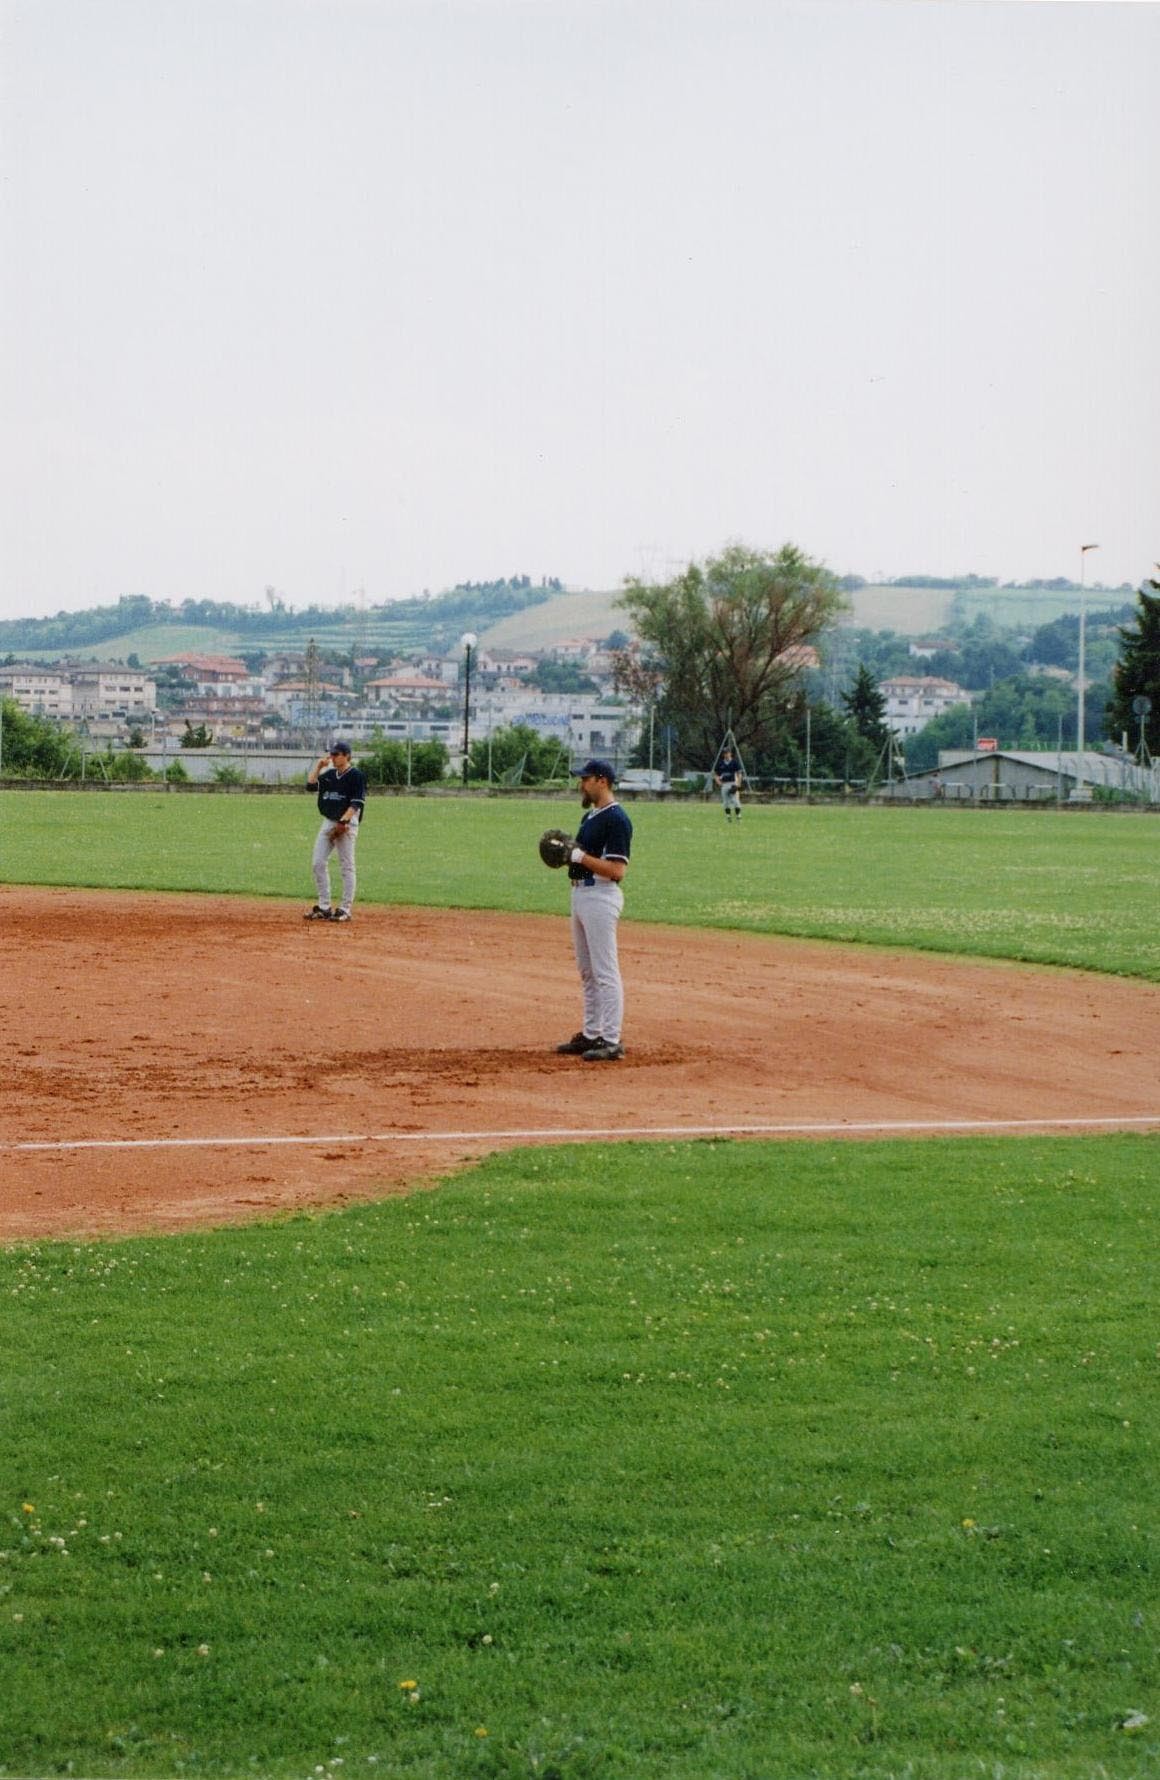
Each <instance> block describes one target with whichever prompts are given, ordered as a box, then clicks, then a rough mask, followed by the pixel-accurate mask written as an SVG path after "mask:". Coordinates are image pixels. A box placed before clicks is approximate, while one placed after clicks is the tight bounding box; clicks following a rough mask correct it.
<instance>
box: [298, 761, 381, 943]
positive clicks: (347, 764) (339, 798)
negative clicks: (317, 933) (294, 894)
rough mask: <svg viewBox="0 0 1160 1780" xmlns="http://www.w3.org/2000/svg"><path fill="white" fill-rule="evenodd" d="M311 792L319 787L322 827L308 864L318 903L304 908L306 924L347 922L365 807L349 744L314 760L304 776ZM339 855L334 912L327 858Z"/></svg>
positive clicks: (360, 777) (362, 783) (363, 784)
mask: <svg viewBox="0 0 1160 1780" xmlns="http://www.w3.org/2000/svg"><path fill="white" fill-rule="evenodd" d="M306 783H307V785H309V787H310V789H311V790H312V791H313V790H314V788H315V787H316V786H317V788H318V811H319V814H320V815H321V817H322V827H321V828H320V829H319V830H318V838H317V840H316V841H315V843H314V854H313V857H312V858H311V861H310V866H311V870H312V871H313V873H314V883H315V886H316V888H317V890H318V901H317V902H316V903H315V905H314V907H313V908H312V909H307V911H306V919H307V920H308V921H349V920H350V918H351V910H352V909H353V907H354V887H355V870H354V844H355V841H356V840H357V839H358V825H359V823H360V822H361V821H362V815H363V810H364V808H365V807H366V795H367V786H366V780H365V779H364V778H363V775H362V774H361V773H360V771H359V769H358V767H357V766H354V765H352V763H351V758H350V743H349V742H334V743H332V745H331V749H330V753H329V754H323V755H321V756H320V757H319V759H318V760H316V761H315V763H314V765H313V766H312V767H311V769H310V771H309V772H308V773H307V775H306ZM331 853H337V854H338V863H339V867H340V869H341V871H342V901H341V902H340V903H339V905H338V907H337V908H336V909H332V908H331V906H330V855H331Z"/></svg>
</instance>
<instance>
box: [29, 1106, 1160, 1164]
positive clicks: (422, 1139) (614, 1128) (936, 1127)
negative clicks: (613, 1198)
mask: <svg viewBox="0 0 1160 1780" xmlns="http://www.w3.org/2000/svg"><path fill="white" fill-rule="evenodd" d="M1138 1125H1156V1126H1160V1112H1155V1113H1133V1114H1130V1115H1127V1116H1115V1115H1111V1116H1109V1117H1107V1118H1102V1119H1101V1118H1072V1119H831V1120H818V1121H814V1122H806V1121H798V1122H794V1123H790V1124H781V1125H774V1124H769V1125H731V1124H723V1125H632V1126H626V1125H611V1126H609V1127H608V1128H607V1129H606V1130H601V1129H599V1128H596V1129H594V1128H593V1127H592V1126H591V1125H584V1126H580V1127H579V1128H577V1129H576V1130H570V1129H567V1128H562V1127H560V1126H544V1127H543V1128H536V1127H534V1126H530V1127H528V1128H526V1129H524V1130H518V1131H339V1132H329V1133H322V1134H320V1135H317V1136H308V1137H289V1136H280V1137H79V1138H70V1139H61V1140H54V1139H44V1140H39V1141H35V1142H22V1143H11V1142H0V1151H2V1150H8V1151H9V1152H15V1153H16V1154H19V1155H32V1154H37V1153H40V1154H43V1153H45V1152H47V1151H56V1152H59V1151H62V1150H213V1149H218V1150H226V1149H281V1148H286V1147H288V1146H290V1145H294V1144H296V1145H299V1146H305V1147H307V1148H315V1149H320V1148H322V1147H323V1146H325V1145H329V1144H352V1143H356V1144H369V1143H428V1144H432V1143H530V1142H537V1143H539V1142H543V1143H591V1142H592V1141H593V1139H594V1138H600V1139H606V1140H609V1141H611V1140H613V1139H616V1138H621V1139H631V1138H643V1137H677V1138H681V1137H843V1136H851V1135H866V1134H869V1133H875V1132H879V1133H883V1134H889V1133H892V1132H916V1133H917V1132H922V1131H1056V1130H1065V1131H1074V1130H1091V1129H1099V1130H1102V1131H1118V1130H1123V1129H1126V1128H1127V1127H1128V1126H1138Z"/></svg>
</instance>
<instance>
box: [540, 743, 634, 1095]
mask: <svg viewBox="0 0 1160 1780" xmlns="http://www.w3.org/2000/svg"><path fill="white" fill-rule="evenodd" d="M578 776H579V779H580V793H581V799H582V802H583V805H584V811H585V814H584V817H583V820H582V821H581V823H580V828H579V831H578V833H577V835H576V839H575V840H574V841H573V840H572V839H571V837H570V836H569V835H566V834H565V833H564V832H563V830H561V829H558V828H550V829H549V830H548V832H547V833H546V834H544V835H541V837H540V858H541V859H542V860H543V861H544V864H545V865H550V866H553V867H558V866H564V865H566V866H567V867H568V876H569V878H570V880H571V883H572V946H573V950H574V951H575V953H576V964H577V967H578V969H579V971H580V983H581V987H582V989H583V991H584V1024H583V1026H582V1027H581V1029H580V1031H579V1032H577V1033H575V1034H574V1035H573V1036H572V1037H571V1038H570V1039H568V1040H567V1041H566V1042H565V1043H564V1044H562V1045H557V1046H556V1049H557V1051H558V1052H559V1053H560V1055H561V1056H564V1057H582V1058H583V1059H584V1061H585V1063H615V1062H616V1061H617V1060H618V1059H619V1058H621V1057H623V1056H624V1046H623V1045H622V1044H621V1042H620V1033H621V1026H622V1023H623V1020H624V985H623V983H622V982H621V977H620V963H619V960H618V957H617V951H616V926H617V922H618V921H619V920H620V911H621V909H622V908H623V907H624V892H623V891H622V890H621V888H620V884H621V879H622V878H623V877H624V874H625V872H626V871H627V870H628V856H629V853H630V851H631V848H632V823H631V822H630V821H629V819H628V816H627V814H626V813H625V811H624V810H623V809H622V808H621V806H620V804H618V803H617V801H616V798H615V797H614V796H613V791H612V787H613V785H614V784H615V782H616V780H615V773H614V771H613V768H612V767H611V766H610V765H609V763H608V761H607V760H588V761H585V763H584V765H583V766H582V767H581V768H580V772H579V775H578Z"/></svg>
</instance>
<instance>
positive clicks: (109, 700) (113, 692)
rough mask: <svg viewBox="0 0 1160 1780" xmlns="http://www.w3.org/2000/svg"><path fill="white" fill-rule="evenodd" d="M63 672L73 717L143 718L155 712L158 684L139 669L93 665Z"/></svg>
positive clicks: (101, 664)
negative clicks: (70, 696) (67, 682)
mask: <svg viewBox="0 0 1160 1780" xmlns="http://www.w3.org/2000/svg"><path fill="white" fill-rule="evenodd" d="M63 671H64V672H66V673H67V674H68V676H69V679H70V680H71V682H72V715H73V716H74V717H146V716H148V715H149V713H150V712H151V711H155V710H156V709H157V682H156V681H155V680H152V679H151V678H150V677H149V675H148V674H146V673H144V672H142V671H141V670H140V669H139V668H128V667H119V666H116V665H113V664H109V665H105V664H103V663H100V662H94V663H91V664H89V663H86V664H85V665H84V666H80V667H73V666H69V667H67V668H65V669H64V670H63Z"/></svg>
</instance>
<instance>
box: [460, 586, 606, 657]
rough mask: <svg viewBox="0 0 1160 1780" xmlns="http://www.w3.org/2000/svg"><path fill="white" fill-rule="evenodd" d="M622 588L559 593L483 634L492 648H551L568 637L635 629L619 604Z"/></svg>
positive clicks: (515, 613) (512, 615)
mask: <svg viewBox="0 0 1160 1780" xmlns="http://www.w3.org/2000/svg"><path fill="white" fill-rule="evenodd" d="M618 598H619V589H617V588H614V589H613V590H612V591H611V592H608V593H589V592H583V593H558V594H556V596H555V598H554V599H551V600H548V601H546V602H545V603H544V605H542V606H529V607H528V608H527V610H526V611H523V612H512V613H511V614H509V616H508V617H506V618H501V619H500V621H499V622H498V623H497V624H493V625H492V626H491V627H490V629H488V630H485V631H482V632H481V633H480V642H481V643H483V644H484V645H485V646H486V647H488V648H491V649H550V648H551V647H552V646H553V645H554V644H556V643H562V642H564V641H565V639H566V638H568V637H606V636H608V635H609V634H610V632H612V631H614V630H623V631H629V630H631V629H632V626H631V624H630V623H629V619H628V614H627V612H623V611H621V610H620V608H619V607H618V606H617V605H616V601H617V599H618Z"/></svg>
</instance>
